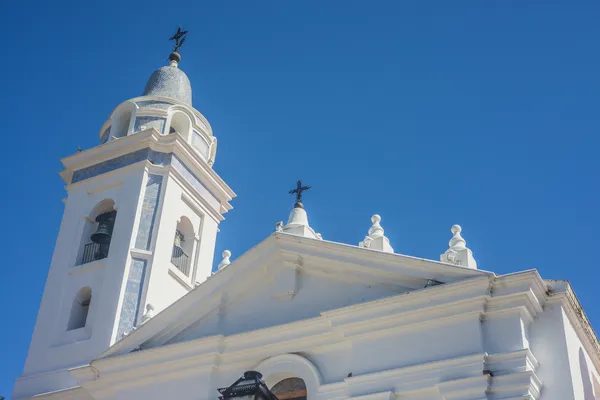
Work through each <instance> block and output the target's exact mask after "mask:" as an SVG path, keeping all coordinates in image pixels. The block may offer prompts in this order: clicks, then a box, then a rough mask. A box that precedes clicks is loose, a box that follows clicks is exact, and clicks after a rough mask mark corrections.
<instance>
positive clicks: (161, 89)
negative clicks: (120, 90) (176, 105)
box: [142, 61, 192, 106]
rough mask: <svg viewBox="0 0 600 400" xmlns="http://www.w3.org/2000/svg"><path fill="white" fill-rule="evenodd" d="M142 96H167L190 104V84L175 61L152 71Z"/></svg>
mask: <svg viewBox="0 0 600 400" xmlns="http://www.w3.org/2000/svg"><path fill="white" fill-rule="evenodd" d="M142 95H143V96H157V97H168V98H170V99H175V100H179V101H182V102H184V103H185V104H187V105H190V106H191V105H192V85H191V84H190V80H189V79H188V77H187V75H186V74H185V72H183V71H182V70H180V69H179V68H178V67H177V62H175V61H171V65H169V66H164V67H161V68H159V69H157V70H156V71H154V72H153V73H152V75H151V76H150V79H148V83H146V88H145V89H144V93H143V94H142Z"/></svg>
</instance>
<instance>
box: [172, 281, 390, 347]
mask: <svg viewBox="0 0 600 400" xmlns="http://www.w3.org/2000/svg"><path fill="white" fill-rule="evenodd" d="M342 279H343V277H339V279H335V278H332V277H328V276H324V275H321V274H313V273H306V272H305V271H303V270H302V271H300V272H299V273H298V276H297V280H298V282H297V287H298V290H297V293H296V294H295V295H294V297H293V298H291V299H281V298H278V297H276V294H277V287H276V286H275V285H274V277H273V275H264V276H261V277H260V279H259V282H258V283H257V285H256V286H254V287H253V288H252V290H251V291H247V292H246V293H245V294H244V295H243V296H242V297H240V298H237V299H232V300H233V303H232V304H228V305H227V306H226V312H225V313H223V314H220V315H217V314H216V313H213V315H212V316H210V317H208V318H205V319H203V320H202V324H201V325H200V326H199V327H198V329H197V330H194V331H193V332H192V333H190V334H189V335H188V336H182V337H180V338H179V339H178V341H186V340H192V339H196V338H200V337H207V336H211V335H216V334H223V335H232V334H237V333H243V332H248V331H251V330H254V329H261V328H265V327H269V326H275V325H280V324H286V323H290V322H293V321H298V320H302V319H307V318H314V317H318V316H319V315H320V313H321V312H323V311H327V310H332V309H336V308H340V307H344V306H349V305H353V304H357V303H361V302H366V301H370V300H375V299H380V298H383V297H389V296H392V295H394V294H398V292H395V291H393V290H392V289H390V288H389V287H383V286H373V285H368V284H361V283H356V282H348V281H344V280H342ZM257 310H260V311H259V312H257Z"/></svg>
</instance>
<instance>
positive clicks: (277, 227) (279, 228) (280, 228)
mask: <svg viewBox="0 0 600 400" xmlns="http://www.w3.org/2000/svg"><path fill="white" fill-rule="evenodd" d="M275 232H283V221H277V223H276V224H275Z"/></svg>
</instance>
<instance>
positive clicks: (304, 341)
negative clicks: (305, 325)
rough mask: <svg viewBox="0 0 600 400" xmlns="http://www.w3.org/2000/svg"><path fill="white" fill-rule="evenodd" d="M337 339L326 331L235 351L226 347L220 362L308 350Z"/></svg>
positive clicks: (337, 337)
mask: <svg viewBox="0 0 600 400" xmlns="http://www.w3.org/2000/svg"><path fill="white" fill-rule="evenodd" d="M339 340H340V337H339V335H336V334H335V333H333V332H326V333H322V334H318V335H312V336H308V337H302V338H294V339H291V340H284V341H280V342H273V343H264V344H262V345H260V346H256V347H251V348H245V349H236V350H235V351H227V349H225V350H224V351H223V352H222V353H221V362H222V364H230V363H234V362H240V361H245V360H256V359H260V358H266V357H272V356H275V355H280V354H287V353H297V352H301V351H308V350H310V349H311V348H313V347H316V346H323V345H324V344H333V343H337V342H338V341H339Z"/></svg>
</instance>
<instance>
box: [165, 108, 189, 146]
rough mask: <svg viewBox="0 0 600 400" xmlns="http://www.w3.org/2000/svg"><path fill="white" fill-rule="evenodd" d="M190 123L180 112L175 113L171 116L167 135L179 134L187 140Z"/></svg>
mask: <svg viewBox="0 0 600 400" xmlns="http://www.w3.org/2000/svg"><path fill="white" fill-rule="evenodd" d="M191 127H192V122H191V121H190V118H189V117H188V116H187V115H186V114H185V113H183V112H181V111H175V112H174V113H173V115H172V116H171V126H170V127H169V133H175V132H177V133H179V134H180V135H181V136H183V138H184V139H185V140H188V139H189V136H190V130H191Z"/></svg>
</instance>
